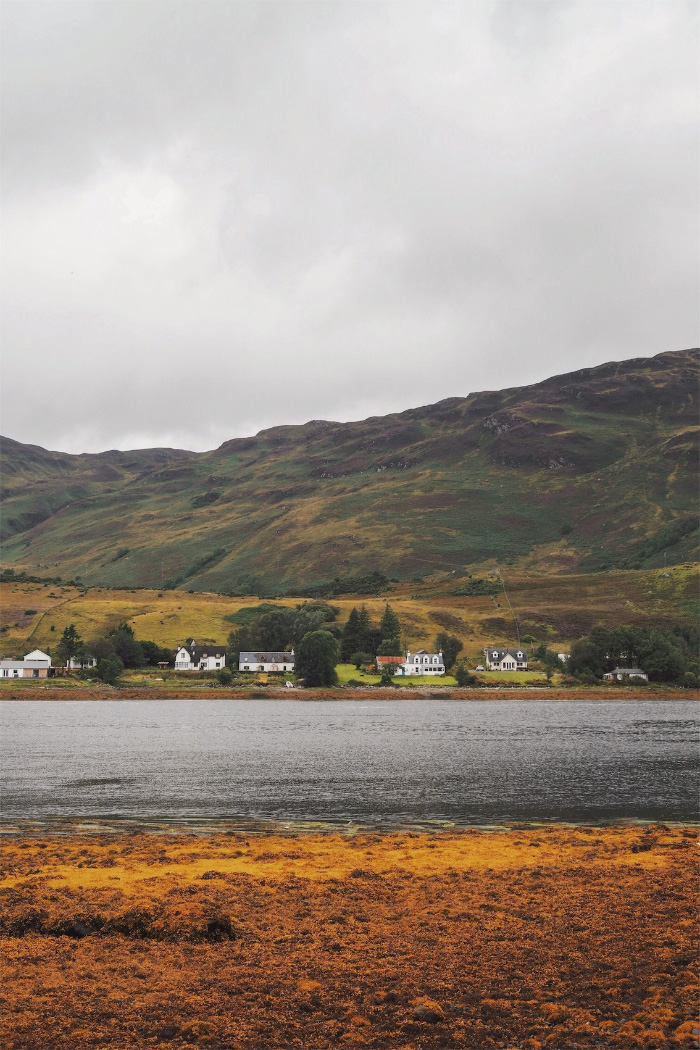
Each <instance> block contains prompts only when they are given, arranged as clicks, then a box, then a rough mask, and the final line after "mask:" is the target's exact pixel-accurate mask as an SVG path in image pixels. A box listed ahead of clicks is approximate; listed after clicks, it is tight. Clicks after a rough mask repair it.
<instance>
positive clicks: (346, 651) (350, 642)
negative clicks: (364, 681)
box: [340, 605, 362, 663]
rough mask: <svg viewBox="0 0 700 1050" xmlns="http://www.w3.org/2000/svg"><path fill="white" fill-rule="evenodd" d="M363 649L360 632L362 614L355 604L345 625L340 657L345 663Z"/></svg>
mask: <svg viewBox="0 0 700 1050" xmlns="http://www.w3.org/2000/svg"><path fill="white" fill-rule="evenodd" d="M361 650H362V638H361V632H360V616H359V613H358V611H357V609H356V608H355V606H354V605H353V607H352V609H351V610H350V615H349V616H348V619H347V623H346V624H345V626H344V627H343V637H342V639H341V643H340V657H341V660H342V661H343V663H348V661H352V662H353V663H354V660H352V654H353V653H358V652H360V651H361Z"/></svg>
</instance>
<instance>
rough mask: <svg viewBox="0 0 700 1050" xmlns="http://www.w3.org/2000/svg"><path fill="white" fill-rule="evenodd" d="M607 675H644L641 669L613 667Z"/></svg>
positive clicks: (644, 672)
mask: <svg viewBox="0 0 700 1050" xmlns="http://www.w3.org/2000/svg"><path fill="white" fill-rule="evenodd" d="M608 674H646V671H643V670H642V669H641V667H614V668H613V670H612V671H608Z"/></svg>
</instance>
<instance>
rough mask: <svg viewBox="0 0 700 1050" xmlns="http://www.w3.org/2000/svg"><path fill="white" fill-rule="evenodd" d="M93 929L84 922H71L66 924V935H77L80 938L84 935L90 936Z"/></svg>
mask: <svg viewBox="0 0 700 1050" xmlns="http://www.w3.org/2000/svg"><path fill="white" fill-rule="evenodd" d="M92 932H93V931H92V929H91V928H90V927H89V926H86V925H85V923H84V922H79V921H76V922H71V923H69V925H68V926H66V929H65V934H66V937H75V938H77V939H80V938H82V937H88V936H89V935H90V934H91V933H92Z"/></svg>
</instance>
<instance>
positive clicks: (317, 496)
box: [2, 349, 699, 593]
mask: <svg viewBox="0 0 700 1050" xmlns="http://www.w3.org/2000/svg"><path fill="white" fill-rule="evenodd" d="M698 372H699V370H698V352H697V350H695V349H691V350H682V351H666V352H664V353H662V354H659V355H657V356H656V357H652V358H634V359H632V360H630V361H622V362H608V363H606V364H603V365H600V366H596V367H593V368H584V369H578V370H576V371H574V372H570V373H563V374H561V375H558V376H552V377H550V378H548V379H545V380H542V381H541V382H539V383H536V384H532V385H530V386H526V387H511V388H508V389H506V390H501V391H481V392H475V393H472V394H469V395H468V396H467V397H464V398H461V397H450V398H445V399H443V400H442V401H439V402H437V403H435V404H433V405H427V406H423V407H421V408H410V409H405V410H403V411H401V412H396V413H390V414H388V415H385V416H371V417H368V418H367V419H365V420H358V421H352V422H347V423H343V422H336V421H330V420H310V421H309V422H307V423H305V424H301V425H280V426H275V427H270V428H267V429H265V430H262V431H260V432H259V433H258V434H256V435H255V436H251V437H239V438H232V439H229V440H227V441H225V442H223V443H222V444H221V445H220V446H219V447H218V448H217V449H213V450H211V451H208V452H200V453H198V452H191V451H188V450H184V449H163V448H158V449H137V450H131V451H124V452H122V451H119V450H109V451H106V452H100V453H81V454H70V453H60V452H51V451H49V450H46V449H42V448H41V447H40V446H35V445H25V444H22V443H21V442H16V441H14V440H12V439H3V474H4V479H5V482H6V488H5V491H4V495H3V504H4V510H3V523H2V537H3V554H4V559H5V564H6V565H9V566H12V567H15V568H17V569H20V570H21V569H24V570H26V571H30V570H31V571H36V572H41V571H44V572H45V573H47V574H50V575H64V576H71V577H75V576H79V577H80V578H81V579H82V580H83V581H84V582H85V583H89V584H103V585H107V586H155V587H158V586H164V585H166V584H170V585H178V586H181V585H186V586H187V587H188V588H190V589H194V590H203V589H207V590H222V591H231V592H235V593H243V591H247V592H248V593H250V591H252V590H259V591H261V592H269V593H272V592H274V591H275V590H276V589H277V590H279V589H282V590H284V589H289V588H291V587H294V586H296V587H297V588H299V587H300V586H301V585H306V586H309V585H314V584H316V583H317V582H318V583H319V584H321V583H322V582H323V581H324V580H328V579H331V578H332V577H333V576H334V575H336V574H338V573H340V574H347V573H367V572H369V571H372V570H375V569H377V570H380V571H382V572H386V573H387V574H389V575H391V576H394V577H396V578H398V579H411V578H415V577H417V576H421V575H425V574H426V573H431V572H436V571H437V572H458V573H459V572H467V571H471V569H472V568H473V567H475V566H480V565H484V564H487V563H494V564H495V563H497V562H499V561H503V562H505V563H511V564H518V565H521V566H526V565H528V564H533V565H535V564H540V563H541V564H542V566H543V567H544V568H545V569H546V571H574V570H575V571H597V570H601V569H606V568H615V567H634V566H635V563H638V564H639V565H640V566H641V565H645V566H647V565H653V563H654V558H657V557H658V556H660V554H661V548H660V547H659V543H660V544H661V547H663V548H664V549H665V552H666V557H667V558H668V556H669V553H670V555H671V559H672V560H684V559H687V558H688V557H694V556H695V545H694V541H692V540H691V538H690V537H691V533H692V532H693V531H694V530H693V529H691V527H690V525H691V523H692V515H693V511H694V493H695V481H694V474H693V470H694V469H695V466H696V463H697V382H698ZM664 530H665V531H664ZM659 537H660V539H659ZM598 540H600V541H602V542H597V541H598ZM656 548H659V549H656Z"/></svg>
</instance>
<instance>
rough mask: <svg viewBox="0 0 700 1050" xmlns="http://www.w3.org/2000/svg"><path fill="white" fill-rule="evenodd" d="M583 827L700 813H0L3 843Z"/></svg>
mask: <svg viewBox="0 0 700 1050" xmlns="http://www.w3.org/2000/svg"><path fill="white" fill-rule="evenodd" d="M581 828H593V829H594V830H595V831H600V832H605V831H610V830H614V829H618V830H625V829H630V828H638V829H639V828H667V829H670V830H673V831H678V830H680V829H683V828H692V829H695V830H700V814H699V815H698V816H697V817H696V818H695V819H691V818H687V819H683V820H663V821H662V820H659V819H658V818H653V819H652V818H649V819H645V818H643V817H617V818H611V819H610V820H605V821H600V822H598V823H594V822H593V821H591V820H579V821H576V820H560V819H556V818H552V819H550V820H548V819H546V818H540V819H537V818H532V819H531V820H523V819H521V820H505V821H501V822H497V823H494V824H488V823H481V824H462V823H459V822H458V821H448V820H443V821H440V820H432V821H431V820H424V821H420V820H416V821H407V822H405V823H395V824H388V823H387V824H382V825H377V824H362V823H360V822H357V821H351V820H348V821H340V820H338V821H323V820H311V819H310V820H291V819H290V820H284V819H280V820H244V819H237V820H231V819H226V818H218V819H217V818H212V819H208V818H206V817H183V818H181V819H177V818H170V819H168V818H159V817H153V818H149V817H116V818H110V817H99V816H90V815H86V816H84V817H55V818H54V817H48V818H41V817H37V818H31V817H25V818H21V819H13V818H11V817H7V818H1V817H0V839H1V840H4V841H7V840H13V839H20V838H31V837H32V836H36V835H39V836H43V835H48V836H56V837H57V838H60V839H61V840H66V839H70V838H74V837H90V838H93V837H95V836H104V835H110V836H111V835H116V836H120V837H121V836H124V835H156V836H164V835H176V836H192V837H193V838H195V839H196V838H206V837H210V836H212V835H213V836H216V835H226V836H229V837H232V836H238V835H243V836H250V835H252V836H257V837H260V838H276V837H279V838H289V839H297V838H301V839H304V838H308V837H312V836H314V835H318V836H324V837H327V836H337V837H339V838H341V839H344V840H346V839H347V840H349V839H353V838H357V837H359V838H362V837H363V836H367V835H370V836H373V837H377V838H379V839H388V838H391V837H392V836H395V835H411V836H414V837H415V836H426V835H428V836H430V835H437V836H444V835H448V836H449V835H452V836H455V835H456V836H459V835H471V834H473V833H474V832H478V833H479V834H485V835H503V834H511V833H515V832H536V831H544V830H556V829H558V830H564V831H571V832H573V831H577V830H580V829H581Z"/></svg>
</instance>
